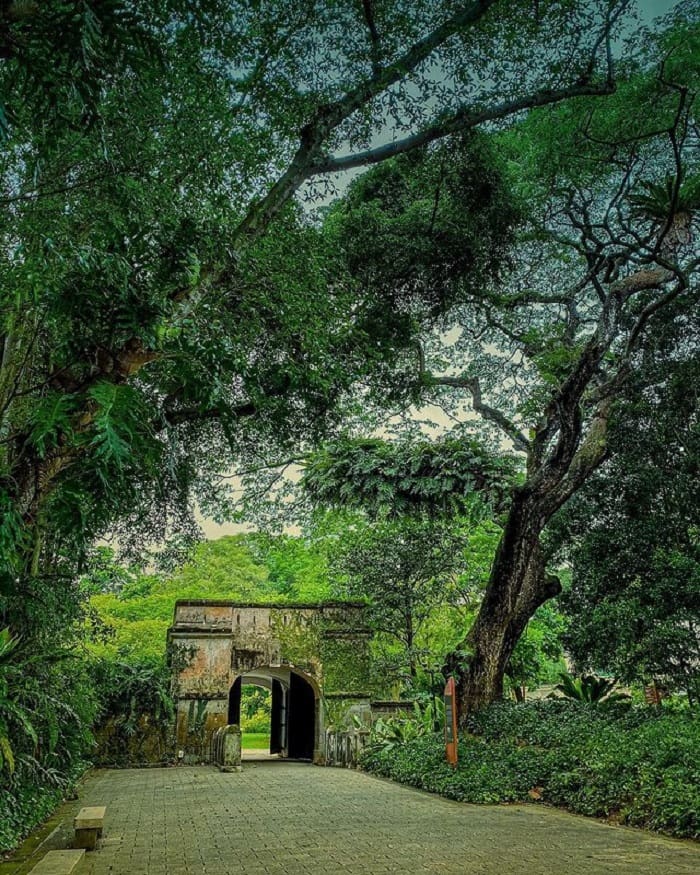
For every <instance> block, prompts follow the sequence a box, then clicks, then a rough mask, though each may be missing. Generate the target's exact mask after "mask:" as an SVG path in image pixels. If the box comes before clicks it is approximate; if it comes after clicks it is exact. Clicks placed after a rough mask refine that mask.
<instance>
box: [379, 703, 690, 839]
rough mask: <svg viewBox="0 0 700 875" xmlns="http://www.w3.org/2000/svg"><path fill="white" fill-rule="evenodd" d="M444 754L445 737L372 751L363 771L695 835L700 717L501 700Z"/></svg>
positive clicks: (477, 797)
mask: <svg viewBox="0 0 700 875" xmlns="http://www.w3.org/2000/svg"><path fill="white" fill-rule="evenodd" d="M469 729H470V730H471V734H469V733H465V734H464V735H463V736H462V737H461V739H460V744H459V765H458V768H457V769H456V770H453V769H452V768H450V767H449V766H448V765H447V764H446V763H445V759H444V746H443V740H442V737H441V736H439V735H429V736H424V737H422V738H417V739H415V740H413V741H411V742H408V743H406V744H404V745H402V746H400V747H394V748H393V749H380V748H379V747H378V746H377V747H375V748H371V749H370V750H369V752H368V753H367V754H366V755H365V757H364V760H363V765H364V767H365V768H366V769H368V770H369V771H372V772H375V773H377V774H380V775H384V776H385V777H389V778H392V779H394V780H396V781H401V782H402V783H407V784H411V785H413V786H415V787H420V788H422V789H425V790H429V791H431V792H434V793H440V794H441V795H443V796H447V797H449V798H451V799H457V800H460V801H464V802H477V803H490V802H530V801H533V800H541V801H542V802H549V803H551V804H553V805H560V806H564V807H566V808H569V809H570V810H571V811H576V812H578V813H580V814H588V815H592V816H596V817H610V818H613V819H616V820H619V821H620V822H622V823H627V824H630V825H634V826H643V827H647V828H649V829H655V830H659V831H661V832H666V833H669V834H671V835H675V836H679V837H690V838H700V718H699V717H698V716H697V715H694V714H692V713H691V712H689V711H688V712H682V713H664V712H663V711H662V712H657V711H655V710H652V709H648V708H629V707H624V706H618V707H613V706H610V707H607V708H606V707H600V706H598V707H596V706H591V705H585V704H580V703H576V702H561V701H543V702H533V703H528V704H526V705H513V704H509V703H502V704H498V705H493V706H492V707H490V708H488V709H486V710H484V711H483V712H481V713H479V714H477V715H475V716H474V717H473V718H472V720H471V721H470V725H469Z"/></svg>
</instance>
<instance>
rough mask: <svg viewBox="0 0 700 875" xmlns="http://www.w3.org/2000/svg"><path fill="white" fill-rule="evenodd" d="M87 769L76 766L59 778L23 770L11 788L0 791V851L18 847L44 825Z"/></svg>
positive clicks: (17, 774)
mask: <svg viewBox="0 0 700 875" xmlns="http://www.w3.org/2000/svg"><path fill="white" fill-rule="evenodd" d="M86 767H87V763H81V762H78V763H75V764H74V765H73V766H72V768H71V769H70V770H69V771H67V772H63V773H62V774H61V775H60V777H57V776H53V777H50V776H48V777H47V776H44V778H43V780H42V778H41V777H40V776H39V777H37V776H36V775H35V774H32V772H31V771H29V770H25V769H20V770H18V772H17V773H16V774H15V776H14V779H13V780H12V782H11V783H10V784H6V785H5V786H3V787H0V851H7V850H10V849H11V848H13V847H15V845H17V844H18V842H20V841H21V840H22V839H23V838H24V837H25V836H26V835H28V834H29V833H30V832H31V831H32V830H33V829H34V828H35V827H37V826H39V824H41V823H43V822H44V821H45V820H46V819H47V818H48V817H49V816H50V815H51V814H52V813H53V811H54V810H55V809H56V807H57V806H58V805H59V804H60V803H61V802H62V801H63V799H65V798H66V796H68V795H69V794H70V793H71V792H72V789H73V787H74V785H75V783H76V781H77V779H78V778H79V777H80V776H81V775H82V773H83V772H84V771H85V769H86Z"/></svg>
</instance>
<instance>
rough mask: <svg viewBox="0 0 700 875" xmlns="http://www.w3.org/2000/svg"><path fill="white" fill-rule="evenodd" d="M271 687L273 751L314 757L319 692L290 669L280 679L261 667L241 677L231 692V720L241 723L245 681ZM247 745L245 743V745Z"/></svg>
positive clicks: (301, 758)
mask: <svg viewBox="0 0 700 875" xmlns="http://www.w3.org/2000/svg"><path fill="white" fill-rule="evenodd" d="M263 677H264V683H265V686H268V687H269V688H270V690H271V693H272V697H271V718H270V753H271V754H279V755H280V756H282V757H289V758H290V759H299V760H312V759H313V756H314V747H315V738H316V695H315V693H314V690H313V687H312V686H311V684H310V683H309V682H308V681H306V680H305V679H304V678H303V677H301V676H300V675H298V674H295V673H294V672H293V671H292V672H289V675H288V677H287V678H282V679H279V678H277V677H274V676H273V675H271V674H269V675H267V676H265V673H264V672H263V671H261V670H259V669H258V670H256V671H255V672H251V674H250V675H248V676H243V677H239V678H237V679H236V681H235V682H234V684H233V686H232V687H231V690H230V692H229V700H228V723H229V724H234V723H235V724H237V725H239V726H240V724H241V690H242V687H243V685H244V684H248V683H260V681H261V679H262V678H263ZM244 746H245V745H244Z"/></svg>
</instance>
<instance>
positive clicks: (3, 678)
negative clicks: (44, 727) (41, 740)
mask: <svg viewBox="0 0 700 875" xmlns="http://www.w3.org/2000/svg"><path fill="white" fill-rule="evenodd" d="M18 645H19V639H18V638H16V637H14V636H13V635H12V634H11V633H10V630H9V629H0V771H1V770H3V769H6V770H7V771H8V772H10V774H12V772H14V769H15V752H14V747H13V742H14V741H15V739H16V738H17V737H18V736H19V737H21V736H22V735H23V736H25V738H28V739H29V740H30V741H31V743H32V745H33V746H36V745H37V743H38V736H37V732H36V729H35V728H34V726H33V724H32V720H31V715H30V712H29V711H28V710H27V709H26V708H25V707H24V706H23V705H22V704H20V702H18V701H17V698H16V696H15V695H14V694H13V692H14V691H13V689H12V687H13V684H12V681H13V679H14V678H15V677H16V675H17V669H18V664H17V663H18Z"/></svg>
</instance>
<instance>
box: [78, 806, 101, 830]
mask: <svg viewBox="0 0 700 875" xmlns="http://www.w3.org/2000/svg"><path fill="white" fill-rule="evenodd" d="M106 810H107V808H106V806H104V805H93V806H91V807H90V808H81V809H80V811H79V812H78V813H77V815H76V817H75V820H74V821H73V826H74V827H75V828H76V829H102V827H103V826H104V819H105V811H106Z"/></svg>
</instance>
